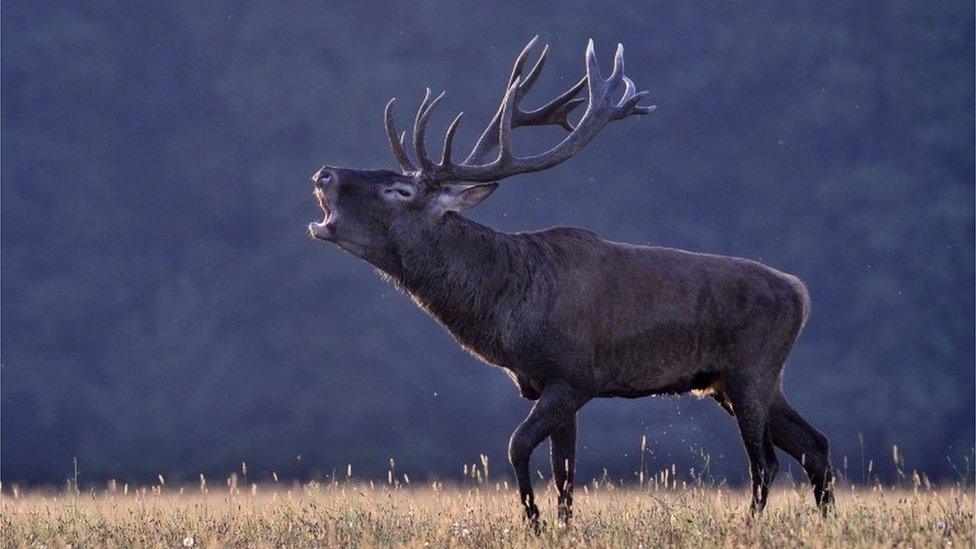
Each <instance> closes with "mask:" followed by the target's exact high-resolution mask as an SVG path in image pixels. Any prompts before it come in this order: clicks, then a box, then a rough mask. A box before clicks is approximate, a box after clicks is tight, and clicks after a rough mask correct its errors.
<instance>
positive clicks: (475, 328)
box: [387, 213, 534, 356]
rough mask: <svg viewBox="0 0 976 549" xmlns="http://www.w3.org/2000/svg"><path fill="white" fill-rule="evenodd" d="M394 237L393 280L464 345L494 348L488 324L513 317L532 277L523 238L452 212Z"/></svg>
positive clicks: (485, 349)
mask: <svg viewBox="0 0 976 549" xmlns="http://www.w3.org/2000/svg"><path fill="white" fill-rule="evenodd" d="M395 240H396V241H397V250H396V252H397V254H398V255H399V265H397V268H395V269H394V270H395V272H387V274H388V275H389V276H390V277H391V278H392V279H393V282H394V283H395V284H396V285H398V286H399V287H400V288H402V289H403V290H404V291H406V292H407V293H408V294H409V295H410V296H411V297H412V298H413V299H414V301H415V302H416V303H417V304H418V305H420V306H421V307H422V308H423V309H425V310H426V311H427V312H429V313H430V314H432V315H433V316H434V317H435V318H437V319H438V320H439V321H440V322H441V323H442V324H443V325H444V326H445V327H446V328H448V329H449V330H450V331H451V332H452V333H453V334H454V336H455V337H456V338H457V339H458V340H459V341H460V342H461V343H462V344H463V345H465V346H467V347H469V348H470V349H471V350H474V351H476V352H477V353H478V354H480V355H482V356H485V355H486V354H487V355H492V354H494V352H497V350H498V342H496V341H493V340H492V339H493V338H494V337H495V336H496V335H497V333H498V330H493V329H491V325H492V324H497V323H499V322H501V321H504V320H505V319H506V318H510V317H511V316H512V314H513V313H514V308H515V307H516V306H517V305H518V304H519V303H520V302H521V301H522V299H521V296H522V295H524V292H525V291H526V289H527V288H528V285H529V284H530V283H531V281H532V280H533V278H534V273H533V270H532V264H533V262H531V261H526V260H525V259H526V256H527V252H528V250H527V243H526V242H525V241H524V240H523V239H520V238H517V237H515V236H513V235H510V234H506V233H501V232H498V231H495V230H493V229H491V228H489V227H485V226H484V225H481V224H478V223H476V222H474V221H471V220H469V219H466V218H464V217H461V216H459V215H456V214H454V213H448V214H446V215H445V216H444V218H443V219H442V220H441V221H440V223H439V224H438V225H436V226H434V227H433V228H431V229H429V230H428V231H407V230H403V231H402V233H401V234H398V235H396V238H395Z"/></svg>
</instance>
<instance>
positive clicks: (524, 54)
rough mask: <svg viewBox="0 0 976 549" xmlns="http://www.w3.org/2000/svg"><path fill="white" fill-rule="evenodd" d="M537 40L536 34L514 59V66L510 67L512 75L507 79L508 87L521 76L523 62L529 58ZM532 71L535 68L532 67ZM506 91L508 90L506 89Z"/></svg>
mask: <svg viewBox="0 0 976 549" xmlns="http://www.w3.org/2000/svg"><path fill="white" fill-rule="evenodd" d="M538 40H539V35H538V34H537V35H535V36H533V37H532V40H529V41H528V43H526V44H525V47H524V48H522V51H521V52H520V53H519V54H518V57H516V58H515V64H514V65H513V66H512V74H511V75H509V77H508V85H509V86H511V85H512V82H515V79H516V78H518V77H520V76H522V68H523V67H525V61H526V59H528V58H529V53H530V52H531V51H532V48H534V47H535V43H536V42H538ZM536 64H538V63H536ZM532 70H533V71H534V70H535V67H533V68H532ZM530 72H531V71H530ZM506 89H508V88H507V87H506Z"/></svg>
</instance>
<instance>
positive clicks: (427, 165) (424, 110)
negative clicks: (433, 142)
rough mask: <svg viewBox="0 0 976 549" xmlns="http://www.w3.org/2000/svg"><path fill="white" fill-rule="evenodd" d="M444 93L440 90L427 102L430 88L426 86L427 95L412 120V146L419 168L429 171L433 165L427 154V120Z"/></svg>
mask: <svg viewBox="0 0 976 549" xmlns="http://www.w3.org/2000/svg"><path fill="white" fill-rule="evenodd" d="M445 93H446V92H441V94H440V95H438V96H437V97H435V98H434V99H433V100H432V101H430V102H428V101H427V100H428V98H429V97H430V88H427V95H426V96H425V97H424V102H423V103H422V104H421V105H420V110H418V111H417V118H416V119H415V121H414V125H413V148H414V151H415V152H416V153H417V161H418V162H420V169H421V170H424V171H429V170H430V169H431V168H433V167H434V163H433V162H432V161H431V159H430V155H429V154H427V120H429V119H430V115H431V113H433V112H434V107H436V106H437V103H438V102H439V101H440V100H441V99H442V98H443V97H444V94H445Z"/></svg>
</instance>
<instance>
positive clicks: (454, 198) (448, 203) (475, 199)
mask: <svg viewBox="0 0 976 549" xmlns="http://www.w3.org/2000/svg"><path fill="white" fill-rule="evenodd" d="M497 188H498V183H485V184H483V185H474V186H472V187H447V188H446V189H445V190H444V191H443V192H442V193H441V196H440V199H439V202H440V204H441V209H443V210H444V211H445V212H460V211H462V210H467V209H468V208H473V207H475V206H477V205H478V204H479V203H481V201H482V200H484V199H486V198H488V197H489V196H491V193H493V192H495V189H497Z"/></svg>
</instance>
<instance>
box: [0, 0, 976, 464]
mask: <svg viewBox="0 0 976 549" xmlns="http://www.w3.org/2000/svg"><path fill="white" fill-rule="evenodd" d="M973 21H974V19H973V4H972V2H938V3H918V2H908V1H894V2H792V3H783V4H780V3H749V2H723V3H717V2H694V3H686V2H681V3H664V2H653V3H644V2H633V3H619V4H616V5H613V6H604V5H599V6H598V5H596V3H591V2H584V1H573V2H560V3H558V4H556V3H542V2H539V3H536V2H531V3H523V2H518V3H507V4H497V5H496V4H495V3H468V2H431V1H423V2H411V3H407V2H390V3H369V2H364V3H354V2H335V3H313V2H307V3H303V2H295V3H287V4H284V5H282V4H279V3H260V2H236V1H235V2H229V1H225V2H207V3H197V2H173V3H170V2H166V3H126V2H98V1H91V2H63V3H59V2H26V1H8V2H4V4H3V8H2V18H0V23H2V36H0V45H2V48H0V55H2V79H0V88H2V144H0V146H2V165H0V177H2V199H0V215H2V234H0V240H2V247H0V261H2V287H0V293H2V304H3V307H2V341H0V343H2V365H0V376H2V377H0V382H2V384H0V399H2V405H0V419H2V432H0V437H2V438H0V443H2V463H0V467H2V477H3V480H4V481H15V480H24V481H33V482H54V483H57V482H59V481H61V480H62V479H63V478H65V477H66V476H68V475H69V474H70V470H71V460H72V458H73V457H74V456H77V457H78V459H79V462H80V464H81V470H82V481H85V480H95V479H101V478H107V477H117V478H120V479H131V480H142V481H149V480H150V479H151V478H153V477H154V476H155V475H156V474H157V473H165V474H167V475H170V477H168V478H173V477H175V478H177V479H178V478H184V479H192V478H193V477H195V475H196V474H197V473H199V472H203V473H205V474H209V475H218V474H225V473H227V472H229V471H231V470H234V469H236V468H238V467H239V466H240V462H241V461H247V462H248V465H249V469H251V471H253V473H252V475H253V476H254V477H255V478H263V477H261V475H267V474H270V473H269V472H270V471H276V472H278V474H279V475H282V476H293V477H297V478H307V477H310V476H316V475H319V476H321V475H329V474H331V472H332V470H333V469H338V470H340V471H343V472H344V471H345V467H346V464H347V463H352V464H353V467H354V471H355V474H357V475H358V474H362V475H370V474H378V473H381V472H382V471H384V470H385V467H386V464H387V462H388V459H389V458H390V457H395V458H396V459H397V464H398V465H397V469H398V470H399V471H402V472H407V473H408V474H410V475H411V476H412V477H413V478H424V477H425V476H439V477H441V478H448V479H450V478H459V477H460V472H461V467H462V464H463V463H471V462H473V461H475V460H477V459H478V455H479V454H481V453H486V454H489V456H490V457H491V459H492V461H494V462H495V463H496V465H495V466H494V467H493V470H494V471H507V467H504V466H501V465H500V464H501V463H503V462H504V461H505V458H504V456H505V448H506V442H507V438H508V435H509V433H510V432H511V430H512V429H513V428H514V426H515V425H516V424H517V423H518V422H519V421H520V420H521V418H522V417H523V416H524V414H525V413H526V411H527V409H528V406H529V403H528V402H526V401H523V400H520V399H519V398H518V397H517V393H516V391H515V390H514V388H513V387H512V386H511V385H510V383H509V381H508V380H507V378H506V377H505V376H503V375H501V374H500V373H499V372H498V371H495V370H493V369H492V368H487V367H484V366H483V365H479V364H477V363H476V361H475V360H474V359H472V358H471V357H469V356H468V355H466V354H465V353H464V352H462V351H461V350H460V349H458V348H457V346H456V345H455V344H454V342H453V341H452V340H451V339H450V337H449V336H447V335H446V334H445V333H443V332H442V331H441V329H440V328H439V327H438V326H436V325H435V323H434V322H433V321H431V320H430V319H428V318H427V317H426V316H425V315H424V314H422V313H421V312H419V311H418V310H416V309H415V308H414V306H413V305H412V303H410V302H409V300H408V299H407V298H405V297H404V296H402V295H399V294H397V293H396V292H395V291H394V290H392V289H391V288H390V287H388V286H386V285H385V284H384V283H382V282H381V281H380V280H379V279H378V278H377V277H376V276H374V275H373V274H372V273H371V271H370V268H369V267H368V266H367V265H365V264H364V263H361V262H359V261H358V260H355V259H354V258H352V257H350V256H347V255H345V254H343V253H342V252H340V251H339V250H338V249H335V248H333V247H331V246H327V245H321V244H318V243H315V242H312V241H311V240H309V239H308V238H307V237H306V235H305V226H306V224H307V223H308V222H309V221H310V220H312V219H314V218H316V217H320V215H321V214H320V212H319V211H318V209H317V207H316V205H315V204H314V202H313V201H312V199H311V197H310V194H309V192H310V187H309V184H308V176H309V175H310V174H311V173H312V172H313V171H314V170H315V169H316V168H318V166H320V165H321V164H323V163H330V164H338V165H352V166H361V167H390V166H392V165H393V163H392V159H391V158H390V155H389V152H388V149H387V145H386V143H385V137H384V133H383V131H382V123H381V110H382V107H383V105H384V104H385V102H386V101H387V100H388V99H389V98H390V97H392V96H397V97H399V98H400V101H398V106H399V109H400V119H401V120H405V119H408V118H409V116H411V113H408V112H407V111H408V110H409V108H411V107H409V106H411V105H414V104H415V102H419V100H420V98H421V96H422V93H423V88H424V87H425V86H427V85H429V86H431V87H432V88H435V89H436V90H439V89H447V90H448V97H447V100H448V101H447V106H446V107H445V108H444V109H443V110H442V111H441V112H440V113H439V118H438V119H437V120H436V121H435V125H443V124H446V122H447V121H448V120H449V119H448V116H449V114H450V113H449V111H451V110H452V109H453V110H455V111H456V110H462V109H463V110H465V111H466V116H465V123H464V124H463V125H462V127H461V130H460V134H459V136H458V142H459V143H460V142H467V143H473V141H474V139H475V138H476V136H477V134H478V133H479V132H480V129H481V128H479V127H477V126H478V124H476V123H474V121H476V120H484V121H487V118H488V117H489V116H490V114H491V113H492V112H493V111H494V108H495V106H496V105H497V103H498V101H499V98H500V95H501V92H502V90H503V87H504V79H505V77H506V76H507V72H508V70H509V67H510V64H511V62H512V60H513V59H514V56H515V54H516V53H517V52H518V51H519V49H520V48H521V47H522V45H523V44H524V43H525V42H526V41H527V40H528V39H529V38H531V37H532V36H533V35H534V34H537V33H538V34H540V35H541V38H542V39H543V40H545V41H546V42H549V43H550V44H551V46H552V55H551V57H550V62H549V63H548V64H547V67H546V71H545V72H544V73H543V77H542V79H541V81H540V82H539V84H538V85H537V88H538V89H537V90H536V91H535V92H534V93H533V94H532V95H531V96H530V97H529V98H528V104H529V105H531V103H532V101H533V100H534V101H537V102H538V103H541V102H543V101H544V100H547V99H548V98H549V97H551V96H552V95H553V94H555V93H557V92H558V91H561V90H562V89H564V88H565V87H566V86H568V85H569V84H570V83H571V82H572V81H575V79H576V78H578V77H579V75H580V74H581V73H582V66H583V64H582V61H583V49H584V46H585V40H586V39H587V38H589V37H591V36H592V37H593V38H594V39H595V40H596V44H597V47H598V52H599V55H600V58H601V62H603V63H605V64H606V63H609V62H610V55H611V53H612V51H613V46H614V45H615V43H616V42H618V41H619V42H622V43H624V45H625V46H626V48H627V60H628V73H629V74H630V75H631V76H632V77H633V78H634V80H635V81H636V82H637V83H638V84H639V85H640V86H641V87H642V88H648V89H650V90H651V92H652V94H651V98H652V101H653V102H654V103H656V104H657V105H658V106H659V110H658V112H656V113H655V114H653V115H652V116H649V117H643V118H640V119H629V120H627V121H625V122H622V123H619V124H616V125H614V126H611V127H609V128H608V129H607V130H606V131H605V132H604V134H605V135H601V136H600V137H599V138H597V139H596V140H595V141H594V142H593V143H592V144H591V145H590V146H589V147H588V149H587V150H586V151H585V152H584V153H582V154H581V155H579V156H578V157H576V158H575V159H573V160H572V161H570V162H568V163H566V164H564V165H562V166H560V167H558V168H556V169H553V170H550V171H548V172H545V173H540V174H535V175H531V176H525V177H521V178H519V179H518V180H517V181H512V182H510V183H509V184H507V185H505V186H504V187H503V188H502V189H501V190H500V191H499V192H498V193H496V195H495V196H494V197H493V198H492V200H490V201H488V202H486V203H485V205H483V206H482V207H480V208H479V209H478V210H477V211H476V212H475V213H474V214H473V216H474V217H475V218H476V219H478V220H479V221H482V222H484V223H487V224H489V225H491V226H494V227H497V228H499V229H505V230H522V229H536V228H542V227H546V226H551V225H559V224H565V225H579V226H583V227H587V228H590V229H593V230H596V231H597V232H599V233H600V234H601V235H602V236H604V237H606V238H609V239H613V240H622V241H629V242H635V243H650V244H657V245H666V246H675V247H683V248H687V249H692V250H698V251H707V252H713V253H722V254H730V255H739V256H744V257H749V258H754V259H758V260H761V261H764V262H766V263H768V264H769V265H771V266H774V267H777V268H780V269H782V270H785V271H788V272H791V273H794V274H796V275H798V276H800V277H801V278H802V279H803V280H804V281H805V282H806V283H807V285H808V286H809V288H810V290H811V293H812V295H813V299H814V309H813V314H812V317H811V320H810V322H809V324H808V325H807V329H806V331H805V333H804V334H803V336H802V337H801V339H800V343H799V344H798V346H797V348H796V350H795V352H794V354H793V355H792V357H791V359H790V361H789V364H788V366H787V370H786V380H785V384H786V386H787V391H788V393H789V394H791V395H792V400H793V402H794V404H795V405H796V407H797V408H798V409H799V410H800V411H801V412H802V413H804V415H806V416H807V417H808V418H809V419H810V420H811V422H813V423H814V424H815V425H817V426H818V427H819V428H820V429H822V430H823V431H825V432H826V433H827V434H828V435H829V436H830V437H831V439H832V441H833V449H834V456H835V461H836V462H837V465H838V466H839V467H843V466H844V463H847V467H849V471H848V475H849V476H850V477H851V478H852V479H853V480H861V479H863V478H864V475H865V472H864V470H863V468H864V466H863V463H864V461H866V460H874V461H875V466H874V470H875V472H881V473H882V474H886V473H887V472H890V471H891V463H890V462H891V458H890V455H891V451H890V447H891V445H893V444H898V445H899V447H900V449H901V452H902V453H903V454H904V455H905V460H906V464H905V466H906V467H907V468H915V467H917V468H920V469H923V470H925V471H927V472H929V473H930V474H931V475H933V476H934V477H938V478H950V479H951V478H954V476H955V475H956V473H955V471H954V467H958V468H960V469H962V467H963V465H962V458H963V457H965V456H966V455H968V454H969V453H971V452H972V448H973V445H974V423H973V422H974V391H976V388H974V341H973V334H974V292H973V280H974V238H973V233H974V193H973V189H974V180H973V176H974V109H973V91H974V90H973V82H974V70H973V62H974V57H973V26H974V25H973ZM558 136H559V134H558V133H557V132H556V131H555V130H553V131H548V130H547V129H526V130H522V131H520V132H519V133H518V135H517V137H516V142H517V145H518V146H519V147H520V148H522V150H525V151H529V150H541V149H542V148H544V147H548V146H549V144H550V143H551V142H552V140H553V139H557V138H558ZM581 419H582V430H581V439H580V447H581V452H582V456H581V463H580V467H581V474H582V475H583V478H588V477H590V476H594V475H598V474H602V470H603V468H607V470H608V471H609V474H611V475H615V476H618V477H622V478H630V477H629V476H630V475H632V474H633V472H634V471H636V470H637V467H638V463H639V461H640V456H639V452H640V438H641V435H642V434H645V433H646V434H647V435H648V438H649V441H650V442H649V447H650V450H649V456H645V457H646V458H647V459H648V463H649V467H650V468H661V467H666V466H669V465H670V464H671V463H672V462H676V463H677V464H678V466H679V468H680V469H681V470H682V471H687V470H688V469H689V468H690V467H697V468H698V469H697V470H698V471H701V467H702V466H703V465H702V464H703V463H704V460H703V458H702V457H701V456H702V455H703V454H707V455H711V458H712V459H711V462H710V464H709V466H710V469H709V472H710V473H711V474H715V475H718V476H724V477H728V479H729V480H730V481H732V482H738V481H740V480H741V479H742V478H743V477H744V476H745V475H746V471H745V467H744V464H745V459H744V456H743V455H742V451H741V449H740V448H739V442H738V439H737V435H736V431H735V428H734V426H733V425H732V423H731V422H729V421H728V419H727V418H726V417H725V415H724V413H722V412H721V411H720V410H718V408H717V407H715V406H714V405H712V404H711V403H710V402H696V401H694V400H693V399H681V400H678V399H644V400H639V401H601V402H598V403H595V404H592V405H590V406H588V407H587V408H586V409H585V410H584V411H583V414H582V418H581ZM862 440H863V444H862ZM862 447H863V449H864V450H863V453H862V450H861V448H862ZM544 453H545V452H539V454H540V455H541V454H544ZM845 458H847V459H845ZM950 462H951V463H950ZM785 463H786V462H785V461H784V464H785ZM539 467H540V468H542V467H543V466H542V465H540V466H539ZM795 470H796V469H795V467H794V475H795Z"/></svg>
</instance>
